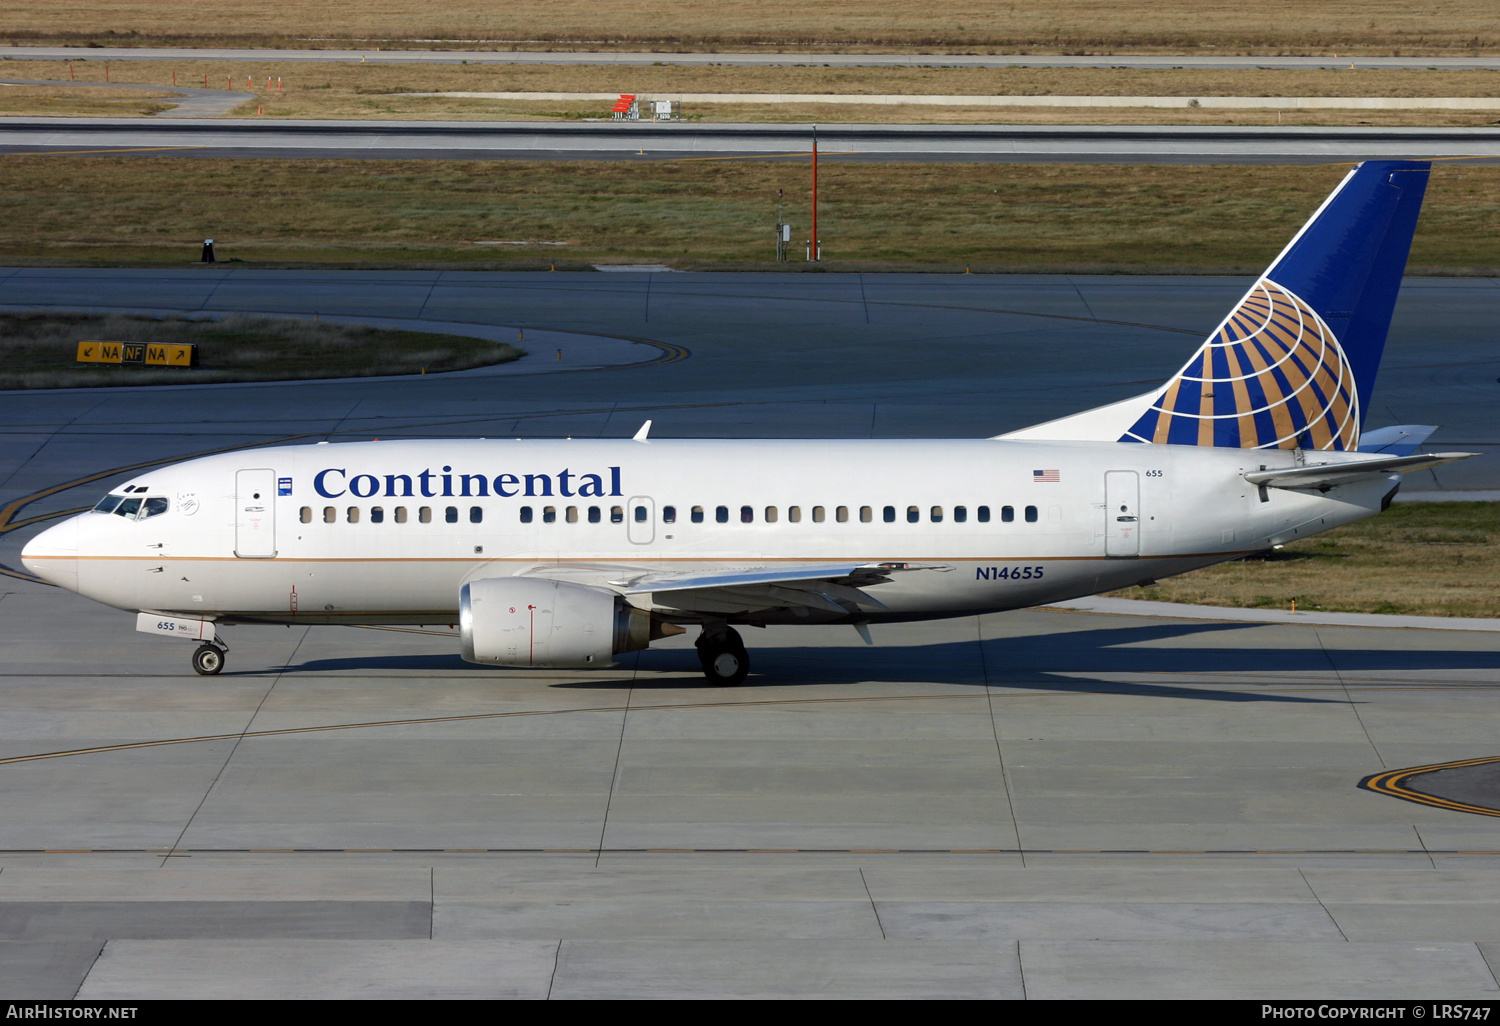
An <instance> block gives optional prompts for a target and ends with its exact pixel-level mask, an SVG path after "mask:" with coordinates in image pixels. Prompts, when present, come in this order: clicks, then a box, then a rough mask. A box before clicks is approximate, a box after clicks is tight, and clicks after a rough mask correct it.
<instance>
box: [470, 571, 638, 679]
mask: <svg viewBox="0 0 1500 1026" xmlns="http://www.w3.org/2000/svg"><path fill="white" fill-rule="evenodd" d="M458 610H459V613H458V617H459V625H460V629H461V631H462V638H463V642H462V643H463V648H462V654H463V657H464V659H465V660H467V661H468V662H471V663H487V664H489V665H492V666H556V667H600V666H609V665H610V664H611V663H612V662H613V661H614V657H615V656H616V655H619V654H620V653H622V652H635V651H638V650H640V649H643V648H645V647H646V646H647V645H649V644H650V643H651V635H652V630H651V614H650V613H649V612H647V611H646V610H644V609H636V608H635V607H634V606H631V605H629V604H627V603H626V602H625V600H624V599H622V598H621V597H620V596H619V595H616V594H614V593H613V592H609V591H601V590H599V589H597V588H588V587H585V586H583V585H581V584H568V583H566V582H563V581H548V580H543V579H540V578H535V577H489V578H484V579H482V580H478V581H470V582H469V583H468V584H465V585H464V586H463V588H462V589H460V590H459V593H458Z"/></svg>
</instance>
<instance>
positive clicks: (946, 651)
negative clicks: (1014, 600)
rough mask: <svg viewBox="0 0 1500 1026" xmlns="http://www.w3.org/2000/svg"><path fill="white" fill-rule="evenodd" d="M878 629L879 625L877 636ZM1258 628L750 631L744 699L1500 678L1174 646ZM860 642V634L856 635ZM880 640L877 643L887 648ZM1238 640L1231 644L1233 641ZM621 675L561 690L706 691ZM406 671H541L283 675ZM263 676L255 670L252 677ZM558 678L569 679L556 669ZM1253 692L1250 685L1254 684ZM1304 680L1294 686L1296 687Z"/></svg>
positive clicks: (639, 655) (1462, 664)
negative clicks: (812, 690) (800, 693)
mask: <svg viewBox="0 0 1500 1026" xmlns="http://www.w3.org/2000/svg"><path fill="white" fill-rule="evenodd" d="M876 630H877V631H878V630H879V628H878V627H877V628H876ZM1246 630H1251V631H1255V630H1256V628H1255V627H1254V626H1253V625H1251V626H1248V627H1247V625H1245V624H1232V623H1201V624H1181V623H1177V624H1149V625H1142V626H1138V627H1111V628H1102V629H1098V630H1084V631H1071V632H1054V633H1045V634H1033V635H1022V636H1016V637H1002V638H991V639H987V640H985V641H984V642H983V648H982V651H981V647H980V643H979V642H978V641H977V640H976V641H961V642H942V643H938V644H932V645H886V644H879V643H877V644H876V645H874V646H865V645H863V644H860V643H859V642H858V641H857V640H856V639H853V638H851V642H852V643H851V644H849V645H847V646H843V647H832V646H826V647H816V648H810V647H801V646H798V647H790V646H776V645H757V644H756V637H755V635H756V634H757V633H759V632H757V631H754V630H750V631H746V632H743V633H744V635H745V638H746V641H747V647H748V648H749V649H750V658H751V664H752V667H753V669H752V672H751V674H750V677H749V679H748V680H747V681H746V682H745V683H744V684H742V685H740V686H739V688H737V689H735V690H736V691H738V692H746V691H750V690H753V689H755V688H756V687H777V688H786V687H820V686H828V685H840V684H856V683H870V682H889V683H899V682H907V681H910V682H913V683H918V682H920V683H925V684H949V685H954V686H958V687H983V686H984V685H985V684H987V683H988V684H989V685H992V686H996V687H1013V688H1017V689H1023V690H1043V691H1055V692H1087V693H1108V694H1119V695H1139V696H1142V697H1156V698H1188V699H1197V700H1200V701H1216V702H1283V703H1304V704H1307V703H1311V704H1317V703H1324V702H1338V701H1344V699H1342V698H1311V697H1302V696H1296V695H1286V694H1276V693H1274V692H1272V691H1270V690H1269V689H1270V688H1272V687H1274V686H1275V685H1274V684H1268V683H1267V680H1266V677H1264V676H1260V675H1262V674H1282V673H1284V674H1298V673H1304V674H1305V673H1312V674H1318V675H1321V676H1323V677H1324V678H1333V679H1337V674H1338V673H1339V672H1348V673H1354V674H1359V673H1365V672H1369V671H1388V672H1414V671H1419V672H1430V671H1467V670H1492V669H1500V650H1496V651H1450V650H1445V649H1442V648H1436V647H1435V648H1432V649H1416V648H1408V649H1389V650H1371V649H1351V648H1329V649H1326V650H1325V649H1324V648H1322V647H1318V646H1310V647H1306V648H1286V647H1281V648H1274V647H1251V646H1248V645H1245V644H1243V643H1242V642H1243V636H1242V637H1240V638H1236V639H1235V642H1236V643H1235V644H1233V645H1232V646H1231V645H1225V646H1215V645H1211V644H1209V645H1205V644H1202V643H1201V640H1200V641H1195V642H1191V643H1190V645H1188V646H1181V645H1179V646H1173V645H1171V644H1170V642H1172V641H1173V640H1177V639H1204V638H1206V637H1208V636H1211V635H1214V634H1218V633H1224V632H1231V631H1234V632H1244V631H1246ZM851 633H852V632H851ZM878 637H879V635H878V634H877V639H878ZM1226 640H1227V639H1226ZM620 662H621V665H620V666H619V667H618V668H617V669H616V671H615V672H613V673H608V674H607V675H605V674H601V675H600V676H598V677H589V678H587V679H583V680H569V681H562V682H558V683H555V684H550V685H548V686H549V687H554V688H567V689H577V690H585V691H590V690H596V691H622V690H629V689H632V688H634V689H639V690H658V691H681V690H699V689H702V688H704V687H705V684H704V681H703V679H702V677H701V675H700V673H699V670H698V661H697V657H696V654H695V653H694V652H693V650H692V649H688V648H667V649H648V650H646V651H644V652H636V653H631V654H629V655H626V656H624V657H622V658H621V660H620ZM392 671H406V672H417V673H423V672H428V673H441V674H443V675H445V676H447V675H455V676H463V677H469V676H471V675H475V674H490V675H496V676H526V675H528V674H529V672H530V671H526V670H511V669H501V668H495V667H487V666H477V665H474V664H472V663H466V662H464V661H463V660H462V659H461V658H459V656H458V654H457V653H419V652H413V653H409V654H389V655H370V656H359V655H350V656H339V657H332V658H323V659H309V660H306V661H304V662H301V663H297V664H295V665H288V666H286V667H284V668H281V669H280V670H279V671H278V672H288V673H330V672H356V673H358V672H365V673H383V672H392ZM244 672H255V671H244ZM550 672H551V673H558V672H564V673H565V672H567V671H550ZM1095 674H1141V675H1150V674H1184V675H1192V674H1200V675H1202V676H1204V677H1207V678H1220V677H1221V675H1230V676H1238V677H1243V676H1245V675H1249V674H1253V675H1256V676H1257V679H1256V681H1255V683H1257V684H1259V685H1262V686H1264V687H1266V688H1267V690H1266V691H1246V690H1243V685H1240V686H1234V687H1230V686H1227V685H1229V683H1230V682H1228V681H1224V680H1222V679H1217V680H1214V681H1213V683H1207V682H1202V681H1197V680H1191V679H1186V680H1182V681H1180V682H1165V683H1144V682H1141V681H1120V680H1111V679H1106V678H1105V677H1103V676H1093V675H1095ZM1246 683H1249V681H1246ZM1286 683H1287V684H1288V685H1289V686H1290V685H1297V684H1299V683H1301V682H1299V681H1297V680H1295V679H1290V680H1288V681H1287V682H1286Z"/></svg>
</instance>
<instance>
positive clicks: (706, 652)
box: [698, 644, 750, 688]
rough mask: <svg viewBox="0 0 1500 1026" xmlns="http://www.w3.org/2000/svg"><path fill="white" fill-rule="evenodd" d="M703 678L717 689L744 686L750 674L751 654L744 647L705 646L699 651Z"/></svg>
mask: <svg viewBox="0 0 1500 1026" xmlns="http://www.w3.org/2000/svg"><path fill="white" fill-rule="evenodd" d="M698 659H699V661H700V662H701V663H702V664H703V676H705V677H707V678H708V682H709V683H710V684H712V685H714V686H715V687H721V688H732V687H734V686H735V685H737V684H743V683H744V681H745V677H746V676H748V675H749V673H750V653H748V652H746V651H745V646H744V645H724V644H720V645H705V646H703V647H702V648H700V649H698Z"/></svg>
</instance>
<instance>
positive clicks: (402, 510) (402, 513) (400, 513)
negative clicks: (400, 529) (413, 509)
mask: <svg viewBox="0 0 1500 1026" xmlns="http://www.w3.org/2000/svg"><path fill="white" fill-rule="evenodd" d="M396 523H398V524H404V523H406V507H405V506H397V507H396Z"/></svg>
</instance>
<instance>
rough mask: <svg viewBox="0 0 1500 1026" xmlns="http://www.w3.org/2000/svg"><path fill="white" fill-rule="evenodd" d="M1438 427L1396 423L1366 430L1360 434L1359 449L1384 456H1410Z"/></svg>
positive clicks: (1434, 425)
mask: <svg viewBox="0 0 1500 1026" xmlns="http://www.w3.org/2000/svg"><path fill="white" fill-rule="evenodd" d="M1437 429H1438V426H1437V425H1436V424H1396V425H1395V426H1393V427H1383V428H1377V429H1375V430H1374V431H1366V432H1364V433H1363V434H1362V435H1360V436H1359V451H1360V452H1378V453H1380V454H1381V455H1383V456H1410V455H1411V454H1412V453H1414V452H1416V451H1417V449H1418V447H1419V446H1421V444H1422V443H1423V442H1425V441H1427V439H1428V438H1429V437H1430V436H1431V435H1432V433H1433V432H1434V431H1436V430H1437Z"/></svg>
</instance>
